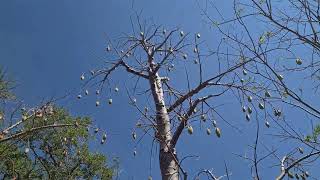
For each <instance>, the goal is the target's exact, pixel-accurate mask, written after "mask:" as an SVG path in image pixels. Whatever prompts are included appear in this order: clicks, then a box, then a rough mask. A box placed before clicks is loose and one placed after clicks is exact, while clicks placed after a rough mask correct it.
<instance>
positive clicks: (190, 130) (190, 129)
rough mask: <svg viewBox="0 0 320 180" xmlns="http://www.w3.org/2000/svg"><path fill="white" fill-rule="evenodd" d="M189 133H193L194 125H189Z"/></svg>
mask: <svg viewBox="0 0 320 180" xmlns="http://www.w3.org/2000/svg"><path fill="white" fill-rule="evenodd" d="M188 133H189V134H193V128H192V126H188Z"/></svg>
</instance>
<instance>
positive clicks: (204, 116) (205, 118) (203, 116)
mask: <svg viewBox="0 0 320 180" xmlns="http://www.w3.org/2000/svg"><path fill="white" fill-rule="evenodd" d="M200 118H201V120H202V121H203V122H205V121H206V120H207V117H206V115H205V114H201V116H200Z"/></svg>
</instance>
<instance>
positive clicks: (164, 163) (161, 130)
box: [149, 73, 179, 180]
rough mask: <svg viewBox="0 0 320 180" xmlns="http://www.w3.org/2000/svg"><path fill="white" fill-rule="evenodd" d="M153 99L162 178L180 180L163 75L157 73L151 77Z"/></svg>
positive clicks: (163, 179) (164, 179)
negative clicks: (163, 85)
mask: <svg viewBox="0 0 320 180" xmlns="http://www.w3.org/2000/svg"><path fill="white" fill-rule="evenodd" d="M149 83H150V87H151V91H152V96H153V100H154V102H155V106H156V113H157V114H156V120H157V132H156V137H157V138H158V139H159V143H160V151H159V161H160V170H161V176H162V180H169V179H170V180H178V179H179V165H178V160H177V156H176V152H175V151H174V148H172V146H171V143H170V141H171V139H172V135H171V129H170V128H171V127H170V118H169V115H168V112H167V109H166V106H165V101H164V96H163V89H162V84H161V77H160V76H159V75H158V74H157V73H156V74H153V75H151V76H150V77H149Z"/></svg>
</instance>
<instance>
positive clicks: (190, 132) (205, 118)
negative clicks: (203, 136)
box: [187, 114, 221, 138]
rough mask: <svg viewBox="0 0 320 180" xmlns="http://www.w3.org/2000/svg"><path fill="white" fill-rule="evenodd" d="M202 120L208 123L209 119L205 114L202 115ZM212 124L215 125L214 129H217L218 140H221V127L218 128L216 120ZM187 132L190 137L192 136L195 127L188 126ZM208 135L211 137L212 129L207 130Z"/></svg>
mask: <svg viewBox="0 0 320 180" xmlns="http://www.w3.org/2000/svg"><path fill="white" fill-rule="evenodd" d="M200 119H201V120H202V121H203V122H206V120H207V117H206V115H205V114H201V116H200ZM212 124H213V127H214V129H215V134H216V136H217V137H218V138H220V137H221V130H220V128H219V127H217V122H216V121H215V120H213V122H212ZM187 131H188V133H189V134H190V135H192V134H193V127H192V126H191V125H188V126H187ZM206 133H207V135H211V129H210V128H207V129H206Z"/></svg>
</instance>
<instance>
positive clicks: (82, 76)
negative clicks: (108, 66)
mask: <svg viewBox="0 0 320 180" xmlns="http://www.w3.org/2000/svg"><path fill="white" fill-rule="evenodd" d="M108 47H109V48H110V46H108ZM90 72H91V74H92V75H94V73H95V72H94V71H90ZM84 79H85V76H84V74H82V75H81V76H80V80H84ZM114 91H115V92H116V93H117V92H119V87H117V86H116V87H115V88H114ZM95 93H96V95H100V90H99V89H98V90H96V92H95ZM84 94H85V95H86V96H88V95H89V90H88V89H86V90H85V91H84ZM77 98H78V99H81V98H82V95H81V94H79V95H78V96H77ZM107 103H108V104H109V105H111V104H112V103H113V100H112V98H109V99H108V100H107ZM95 105H96V107H98V106H100V101H99V100H97V101H96V102H95Z"/></svg>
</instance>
